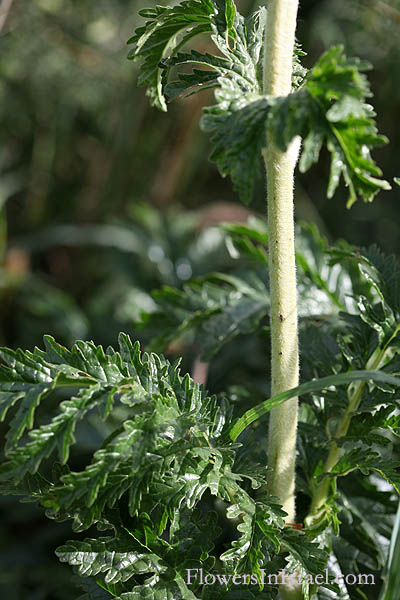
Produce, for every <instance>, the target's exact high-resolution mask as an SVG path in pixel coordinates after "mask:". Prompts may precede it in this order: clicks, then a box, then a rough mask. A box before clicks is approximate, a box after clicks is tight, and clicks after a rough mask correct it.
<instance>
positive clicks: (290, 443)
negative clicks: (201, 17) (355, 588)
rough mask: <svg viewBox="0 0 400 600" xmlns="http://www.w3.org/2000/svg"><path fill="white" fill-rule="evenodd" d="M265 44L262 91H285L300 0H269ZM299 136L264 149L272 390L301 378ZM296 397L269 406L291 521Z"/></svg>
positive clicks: (280, 492) (276, 477)
mask: <svg viewBox="0 0 400 600" xmlns="http://www.w3.org/2000/svg"><path fill="white" fill-rule="evenodd" d="M267 8H268V15H267V27H266V33H265V46H264V55H265V61H264V93H265V94H266V95H268V96H275V97H276V96H286V95H288V94H290V92H291V87H292V66H293V52H294V43H295V30H296V19H297V8H298V0H269V1H268V7H267ZM299 144H300V141H299V140H298V139H296V140H294V141H293V142H292V144H291V145H290V146H289V148H288V150H287V151H286V152H281V151H280V150H278V149H277V147H276V146H275V144H274V141H273V139H272V136H271V135H270V134H268V136H267V147H266V148H265V149H264V151H263V155H264V160H265V168H266V171H267V199H268V244H269V271H270V293H271V309H270V310H271V353H272V363H271V383H272V389H271V395H275V394H279V393H280V392H283V391H286V390H288V389H290V388H292V387H296V386H297V385H298V382H299V358H298V331H297V298H296V266H295V251H294V210H293V181H294V168H295V165H296V162H297V158H298V152H299ZM296 433H297V398H294V399H291V400H289V401H288V402H285V403H284V404H282V405H281V406H278V407H276V408H274V409H272V411H271V417H270V426H269V454H268V456H269V466H270V467H271V468H272V469H273V470H272V473H271V480H270V490H269V491H270V492H271V494H273V495H274V496H277V497H278V498H279V499H280V501H281V504H282V505H283V508H284V510H285V511H286V512H287V513H288V516H287V522H289V523H291V522H294V521H295V505H294V491H295V488H294V484H295V457H296Z"/></svg>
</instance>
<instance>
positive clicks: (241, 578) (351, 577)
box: [186, 569, 375, 585]
mask: <svg viewBox="0 0 400 600" xmlns="http://www.w3.org/2000/svg"><path fill="white" fill-rule="evenodd" d="M186 573H187V577H186V584H187V585H193V584H194V583H196V584H197V585H229V584H233V585H283V584H296V583H299V584H302V583H303V582H305V583H308V584H310V585H314V584H315V585H324V584H327V583H331V584H332V583H338V584H339V583H342V582H344V583H346V584H347V585H356V584H357V585H375V578H374V575H372V573H369V574H362V573H358V574H357V575H356V574H355V573H348V574H347V575H336V576H334V577H332V576H331V577H330V578H329V573H328V569H325V571H324V572H323V573H318V574H317V575H312V574H307V575H304V574H302V575H296V574H295V573H290V574H287V573H286V571H285V569H283V570H282V571H280V572H279V573H268V574H267V573H266V572H265V569H261V570H260V573H261V575H256V574H255V573H251V574H249V573H243V574H241V575H238V574H236V575H232V573H204V571H203V569H186Z"/></svg>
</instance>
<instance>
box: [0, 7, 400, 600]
mask: <svg viewBox="0 0 400 600" xmlns="http://www.w3.org/2000/svg"><path fill="white" fill-rule="evenodd" d="M147 4H148V3H146V2H145V1H144V0H143V4H142V0H97V2H93V1H90V0H14V1H13V0H0V211H1V212H0V259H1V271H0V309H1V313H0V314H1V317H0V344H1V345H8V346H11V347H16V346H22V347H24V348H31V347H33V346H34V345H35V344H37V345H40V342H41V336H42V335H43V334H44V333H49V334H51V335H53V336H54V337H56V339H57V340H58V341H59V342H61V343H65V344H68V345H69V344H71V343H72V342H73V341H74V340H76V339H78V338H83V339H94V340H95V341H96V343H102V344H105V345H108V344H114V343H115V341H116V336H117V334H118V332H119V331H120V330H123V331H126V332H127V333H129V334H130V335H131V336H132V338H134V339H137V338H139V339H141V341H142V342H143V343H144V344H145V343H146V341H147V338H146V335H145V333H144V332H143V331H141V330H140V329H138V327H137V326H136V325H135V322H136V321H137V320H138V319H139V317H140V314H141V311H142V310H146V311H149V310H150V311H151V310H152V307H153V305H154V300H153V299H152V297H151V295H150V292H151V291H152V290H153V289H156V288H159V287H160V286H161V285H163V284H167V285H172V286H177V287H181V286H182V285H183V284H184V283H185V282H186V281H187V280H188V279H190V278H191V277H193V276H199V275H203V274H205V273H207V272H210V271H217V270H222V271H224V272H232V271H234V270H235V269H237V267H238V260H237V258H236V257H235V253H234V252H232V249H230V248H229V246H227V244H226V243H225V239H224V234H223V232H222V231H221V230H220V229H218V227H217V226H218V224H219V223H221V222H225V221H235V222H245V221H246V220H247V218H248V216H249V215H250V214H254V213H256V214H263V213H264V211H265V197H264V182H263V181H260V182H259V183H258V186H257V189H256V193H255V198H254V202H253V204H252V206H251V207H250V208H251V210H248V209H245V208H244V207H242V206H241V205H240V204H239V202H238V199H237V197H236V196H235V194H234V193H233V192H232V188H231V185H230V182H229V181H228V180H223V179H221V178H220V176H219V174H218V172H217V170H216V168H215V166H214V165H213V164H211V163H210V162H208V160H207V156H208V153H209V144H208V139H207V137H206V136H205V134H203V133H202V132H201V131H200V130H199V127H198V121H199V117H200V114H201V110H202V106H203V105H204V104H210V103H211V102H212V97H211V95H209V94H208V93H206V92H205V93H203V94H199V95H196V96H194V97H192V98H189V99H187V100H183V101H178V102H176V103H174V104H173V105H171V107H170V110H169V112H168V113H167V114H162V113H159V112H157V111H156V110H154V109H152V108H151V107H150V106H149V104H148V102H147V99H146V97H145V94H144V90H143V89H142V88H138V87H137V85H136V73H137V70H136V66H135V64H132V63H131V62H129V61H127V60H126V54H127V47H126V41H127V39H128V38H129V37H130V36H131V35H132V32H133V30H134V29H135V28H136V27H137V26H138V25H139V24H140V21H141V19H140V17H138V16H137V12H138V10H139V9H140V8H142V7H144V6H147ZM150 4H152V3H150ZM238 4H239V7H240V10H241V11H242V12H243V13H244V14H248V13H249V12H251V11H252V10H254V8H256V6H257V4H256V3H255V2H253V1H250V0H240V1H239V2H238ZM300 4H301V8H300V18H299V26H298V39H299V41H300V42H301V44H302V45H303V48H304V50H305V51H306V52H307V53H308V54H307V56H306V57H305V64H306V66H312V64H313V63H314V61H315V60H316V58H317V57H318V56H319V55H320V54H321V52H323V51H324V50H325V49H326V48H328V47H329V46H330V45H332V44H337V43H342V44H344V46H345V48H346V52H347V53H348V54H349V55H357V56H360V57H361V58H363V59H366V60H368V61H369V62H371V64H372V65H373V70H372V71H371V73H370V81H371V84H372V89H373V92H374V99H373V104H374V106H375V109H376V112H377V114H378V119H377V120H378V124H379V129H380V131H381V133H384V134H386V135H387V136H388V137H389V138H390V141H391V143H390V145H389V146H386V147H384V148H382V149H380V150H379V151H377V152H376V153H375V158H376V160H377V162H378V164H380V165H381V167H382V168H383V171H384V174H385V177H386V179H389V180H391V179H392V178H393V177H394V176H398V175H400V165H399V155H400V123H399V118H398V110H399V108H400V91H399V85H398V81H399V80H400V61H399V58H398V57H399V46H400V41H399V40H400V0H335V2H332V0H302V1H301V3H300ZM325 158H327V157H325ZM327 176H328V160H325V159H324V157H323V158H322V160H321V162H320V164H319V165H318V166H317V167H314V169H313V170H312V171H311V172H310V173H308V174H307V175H306V176H304V177H303V176H301V175H299V176H298V180H297V188H296V218H297V220H299V221H300V220H305V221H310V222H313V223H315V224H317V226H318V228H319V229H320V231H321V233H323V234H324V235H325V236H326V237H327V238H328V240H330V241H335V240H336V239H337V238H344V239H346V240H347V241H348V242H350V243H353V244H357V245H367V244H370V243H372V242H377V243H378V244H379V245H380V246H381V247H382V248H383V249H384V250H385V251H387V252H395V253H396V254H399V253H400V237H399V235H398V222H399V208H398V200H399V194H400V190H399V188H397V189H393V191H392V192H388V193H385V194H381V195H380V196H378V198H377V199H376V201H375V202H374V203H373V204H371V205H368V206H362V205H361V204H357V205H355V206H354V207H353V208H352V210H351V211H350V212H349V211H347V210H346V208H345V197H346V191H345V190H344V189H343V188H342V189H341V191H340V193H338V194H337V195H336V196H335V198H334V199H333V200H327V199H326V196H325V190H326V182H327ZM230 250H231V251H230ZM153 333H154V332H153ZM261 337H262V336H261ZM251 344H252V342H246V345H245V346H244V345H243V342H239V344H237V346H236V349H235V347H233V348H232V349H230V350H229V352H228V353H226V354H225V355H224V357H220V358H218V359H217V360H216V367H215V368H214V370H213V372H212V377H211V379H210V380H209V385H210V386H211V387H214V388H215V389H216V390H220V389H223V388H224V382H225V378H226V377H227V374H228V373H229V372H230V371H231V367H232V364H234V363H235V361H237V360H238V357H239V358H240V365H241V368H240V369H239V371H238V377H240V378H245V374H244V372H247V374H249V373H251V376H252V380H255V379H256V378H257V373H258V374H260V373H262V370H263V369H264V364H265V362H264V357H263V356H262V355H260V353H259V352H257V351H255V349H254V346H252V345H251ZM257 344H259V346H258V348H261V347H262V344H263V341H262V340H261V342H260V341H258V342H257ZM244 348H245V349H246V352H245V355H246V357H245V360H243V349H244ZM179 350H180V348H172V351H175V352H179ZM197 358H198V357H196V355H195V353H193V352H192V354H190V353H189V356H188V358H187V362H186V363H185V366H186V364H187V366H188V368H193V369H195V368H200V370H201V363H200V364H199V362H198V360H197ZM199 373H200V372H199ZM199 377H200V378H205V377H206V374H205V373H200V374H199ZM229 383H230V384H234V382H232V381H229ZM211 391H213V390H211ZM0 433H1V430H0ZM87 447H88V448H89V450H90V439H89V440H87ZM0 511H1V516H2V520H1V524H0V591H1V592H2V597H3V596H4V597H5V598H7V599H8V600H53V599H54V600H63V599H64V598H65V599H67V598H68V599H69V598H75V597H77V595H79V592H76V589H75V584H74V581H73V578H71V574H70V569H69V567H66V566H65V565H59V564H58V562H57V560H56V559H55V557H54V555H53V552H54V548H55V547H56V546H57V545H58V544H60V543H61V542H63V541H64V540H65V539H66V537H68V532H69V526H67V525H65V527H63V526H60V525H58V526H57V527H54V526H53V524H52V523H47V522H46V521H45V519H44V517H43V518H42V517H41V514H40V513H39V511H38V510H37V509H36V508H35V507H32V506H31V505H27V504H22V505H19V504H15V500H11V501H10V500H8V499H4V498H3V499H1V501H0Z"/></svg>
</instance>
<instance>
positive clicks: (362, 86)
mask: <svg viewBox="0 0 400 600" xmlns="http://www.w3.org/2000/svg"><path fill="white" fill-rule="evenodd" d="M367 68H369V66H368V65H367V64H365V63H362V62H361V61H359V60H357V59H349V58H347V57H346V56H345V55H344V53H343V48H342V46H336V47H333V48H331V49H330V50H328V51H327V52H325V54H323V55H322V57H321V58H320V59H319V60H318V61H317V63H316V65H315V66H314V68H313V69H312V70H311V72H310V73H309V74H308V76H307V77H306V80H305V83H304V85H303V87H302V88H301V89H300V90H299V91H298V92H296V93H294V94H291V95H290V96H288V97H286V98H282V99H278V100H277V101H276V102H275V103H274V106H273V108H272V110H271V113H270V115H269V126H270V127H271V129H272V131H273V132H274V136H275V140H276V142H277V144H278V145H279V146H280V147H281V148H282V150H285V149H286V147H287V146H288V144H289V142H290V141H291V140H292V139H293V138H294V137H295V136H296V135H299V136H301V137H302V138H303V151H302V154H301V158H300V170H301V171H302V172H305V171H307V170H308V169H309V168H310V167H311V165H312V164H313V163H315V162H316V161H317V160H318V157H319V153H320V150H321V148H322V145H323V144H324V143H326V145H327V148H328V150H329V152H330V154H331V173H330V179H329V185H328V192H327V195H328V198H331V197H332V196H333V194H334V193H335V191H336V188H337V186H338V184H339V181H340V178H341V177H342V176H343V179H344V182H345V184H346V186H347V187H348V188H349V199H348V202H347V206H348V207H350V206H351V205H352V204H353V203H354V202H355V201H356V200H357V198H362V199H363V200H364V201H365V202H371V201H372V200H373V198H374V196H375V195H376V194H377V193H378V192H379V191H380V190H389V189H391V187H390V185H389V183H388V182H387V181H385V180H383V179H380V176H381V175H382V172H381V170H380V169H379V167H377V165H376V164H375V162H374V161H373V160H372V158H371V156H370V151H371V150H372V149H373V148H374V147H376V146H381V145H382V144H385V143H387V138H386V137H385V136H382V135H378V133H377V129H376V126H375V121H374V116H375V113H374V112H373V110H372V108H371V106H370V105H369V104H367V103H366V99H367V97H369V96H370V95H371V93H370V90H369V85H368V81H367V79H366V77H365V75H364V74H363V71H365V70H366V69H367Z"/></svg>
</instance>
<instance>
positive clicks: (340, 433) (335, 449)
mask: <svg viewBox="0 0 400 600" xmlns="http://www.w3.org/2000/svg"><path fill="white" fill-rule="evenodd" d="M399 330H400V326H399V327H397V328H396V330H395V332H394V334H393V335H392V337H391V338H390V340H389V341H388V342H387V343H386V344H385V346H384V348H380V347H379V346H378V347H377V348H376V349H375V351H374V352H373V353H372V355H371V356H370V358H369V360H368V362H367V364H366V367H365V368H366V369H368V370H373V371H375V370H378V369H380V367H382V365H383V364H384V363H385V361H386V359H387V355H388V347H389V344H390V342H391V341H392V339H393V338H394V337H395V336H396V335H397V333H398V331H399ZM365 385H366V382H365V381H360V382H359V383H357V384H352V385H351V386H349V390H348V393H347V396H348V400H349V402H348V405H347V408H346V410H345V412H344V414H343V417H342V419H341V421H340V423H339V425H338V427H337V429H336V432H335V435H334V436H333V439H332V441H331V444H330V449H329V453H328V457H327V459H326V461H325V465H324V468H323V472H324V473H330V472H331V470H332V468H333V467H334V466H335V464H336V463H337V462H338V460H339V458H340V446H339V445H338V443H337V441H336V440H338V439H340V438H343V437H345V436H346V435H347V432H348V430H349V427H350V423H351V419H352V417H353V415H354V413H355V411H356V410H357V409H358V407H359V405H360V402H361V398H362V394H363V391H364V388H365ZM331 483H332V479H331V477H329V476H328V475H326V476H325V477H324V478H323V479H322V481H321V483H320V484H319V485H318V486H316V487H315V489H314V491H313V495H312V500H311V506H310V511H309V514H308V516H307V518H306V525H307V527H310V528H312V527H315V526H317V525H318V523H319V521H320V520H321V519H323V518H324V515H325V506H324V505H325V503H326V501H327V499H328V497H329V493H330V489H331Z"/></svg>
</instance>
